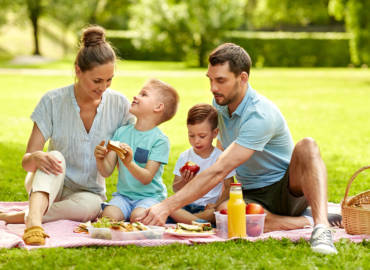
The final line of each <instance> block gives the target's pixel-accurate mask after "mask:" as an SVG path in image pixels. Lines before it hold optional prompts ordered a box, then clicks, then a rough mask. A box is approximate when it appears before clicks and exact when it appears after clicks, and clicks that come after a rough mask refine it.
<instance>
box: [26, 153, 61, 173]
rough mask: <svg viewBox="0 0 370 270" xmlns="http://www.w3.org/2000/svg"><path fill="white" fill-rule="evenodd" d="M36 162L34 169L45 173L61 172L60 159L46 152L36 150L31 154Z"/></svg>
mask: <svg viewBox="0 0 370 270" xmlns="http://www.w3.org/2000/svg"><path fill="white" fill-rule="evenodd" d="M31 158H32V159H33V161H34V162H35V164H36V169H39V170H40V171H42V172H44V173H46V174H54V175H58V174H61V173H63V167H62V165H61V164H62V161H60V160H58V159H57V158H56V157H55V156H53V155H52V154H50V153H48V152H43V151H36V152H33V153H32V154H31Z"/></svg>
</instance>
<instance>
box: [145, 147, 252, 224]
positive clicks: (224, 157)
mask: <svg viewBox="0 0 370 270" xmlns="http://www.w3.org/2000/svg"><path fill="white" fill-rule="evenodd" d="M253 153H254V150H252V149H249V148H245V147H243V146H240V145H238V144H237V143H235V142H234V143H232V144H231V145H230V146H229V147H228V148H227V149H226V150H225V151H224V152H223V153H222V154H221V155H220V156H219V158H218V159H217V161H216V162H215V163H214V164H213V165H212V166H211V167H209V168H208V169H206V170H204V171H203V172H202V173H200V174H198V175H196V176H195V177H194V179H193V180H192V181H191V184H190V185H189V184H187V185H185V186H184V187H183V188H182V189H181V190H179V191H178V192H176V194H175V195H173V196H171V197H169V198H167V199H166V200H164V201H162V202H161V203H159V204H156V205H154V206H153V207H151V208H149V209H148V210H147V211H146V216H145V217H142V218H141V221H142V222H144V223H145V224H155V225H163V224H164V223H165V221H166V219H167V217H168V215H169V214H170V213H172V212H173V211H175V210H177V209H179V208H181V207H182V206H184V205H187V204H189V203H191V202H193V201H195V200H197V199H199V198H200V197H202V196H203V195H204V194H206V193H207V192H208V191H210V190H211V189H212V188H214V187H215V186H216V185H217V184H218V183H219V182H221V181H223V180H224V179H225V178H226V176H227V175H228V174H229V173H230V172H231V171H232V170H233V169H235V168H236V167H238V166H239V165H241V164H242V163H244V162H245V161H247V160H248V159H249V158H250V157H251V156H252V155H253Z"/></svg>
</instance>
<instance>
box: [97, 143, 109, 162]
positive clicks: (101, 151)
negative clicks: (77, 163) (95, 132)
mask: <svg viewBox="0 0 370 270" xmlns="http://www.w3.org/2000/svg"><path fill="white" fill-rule="evenodd" d="M104 144H105V141H101V142H100V144H99V145H97V146H96V147H95V151H94V156H95V158H96V160H103V159H104V158H105V156H106V155H107V153H108V149H107V148H106V147H105V146H104Z"/></svg>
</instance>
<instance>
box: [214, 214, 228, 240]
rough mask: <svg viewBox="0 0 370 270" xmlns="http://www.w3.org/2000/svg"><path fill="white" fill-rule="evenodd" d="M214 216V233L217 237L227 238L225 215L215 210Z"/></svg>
mask: <svg viewBox="0 0 370 270" xmlns="http://www.w3.org/2000/svg"><path fill="white" fill-rule="evenodd" d="M215 217H216V229H217V231H216V235H217V236H218V237H221V238H224V239H227V238H228V231H227V215H223V214H220V212H218V211H217V212H215Z"/></svg>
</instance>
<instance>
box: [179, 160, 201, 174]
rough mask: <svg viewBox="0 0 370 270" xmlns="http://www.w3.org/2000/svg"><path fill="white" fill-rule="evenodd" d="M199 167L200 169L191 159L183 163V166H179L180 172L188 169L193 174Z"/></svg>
mask: <svg viewBox="0 0 370 270" xmlns="http://www.w3.org/2000/svg"><path fill="white" fill-rule="evenodd" d="M199 169H200V167H199V166H198V165H197V164H195V163H194V162H192V161H188V162H186V163H185V165H184V166H182V167H181V169H180V172H181V173H182V172H184V171H185V170H188V171H190V172H191V173H193V174H194V175H196V174H197V173H198V172H199Z"/></svg>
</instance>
